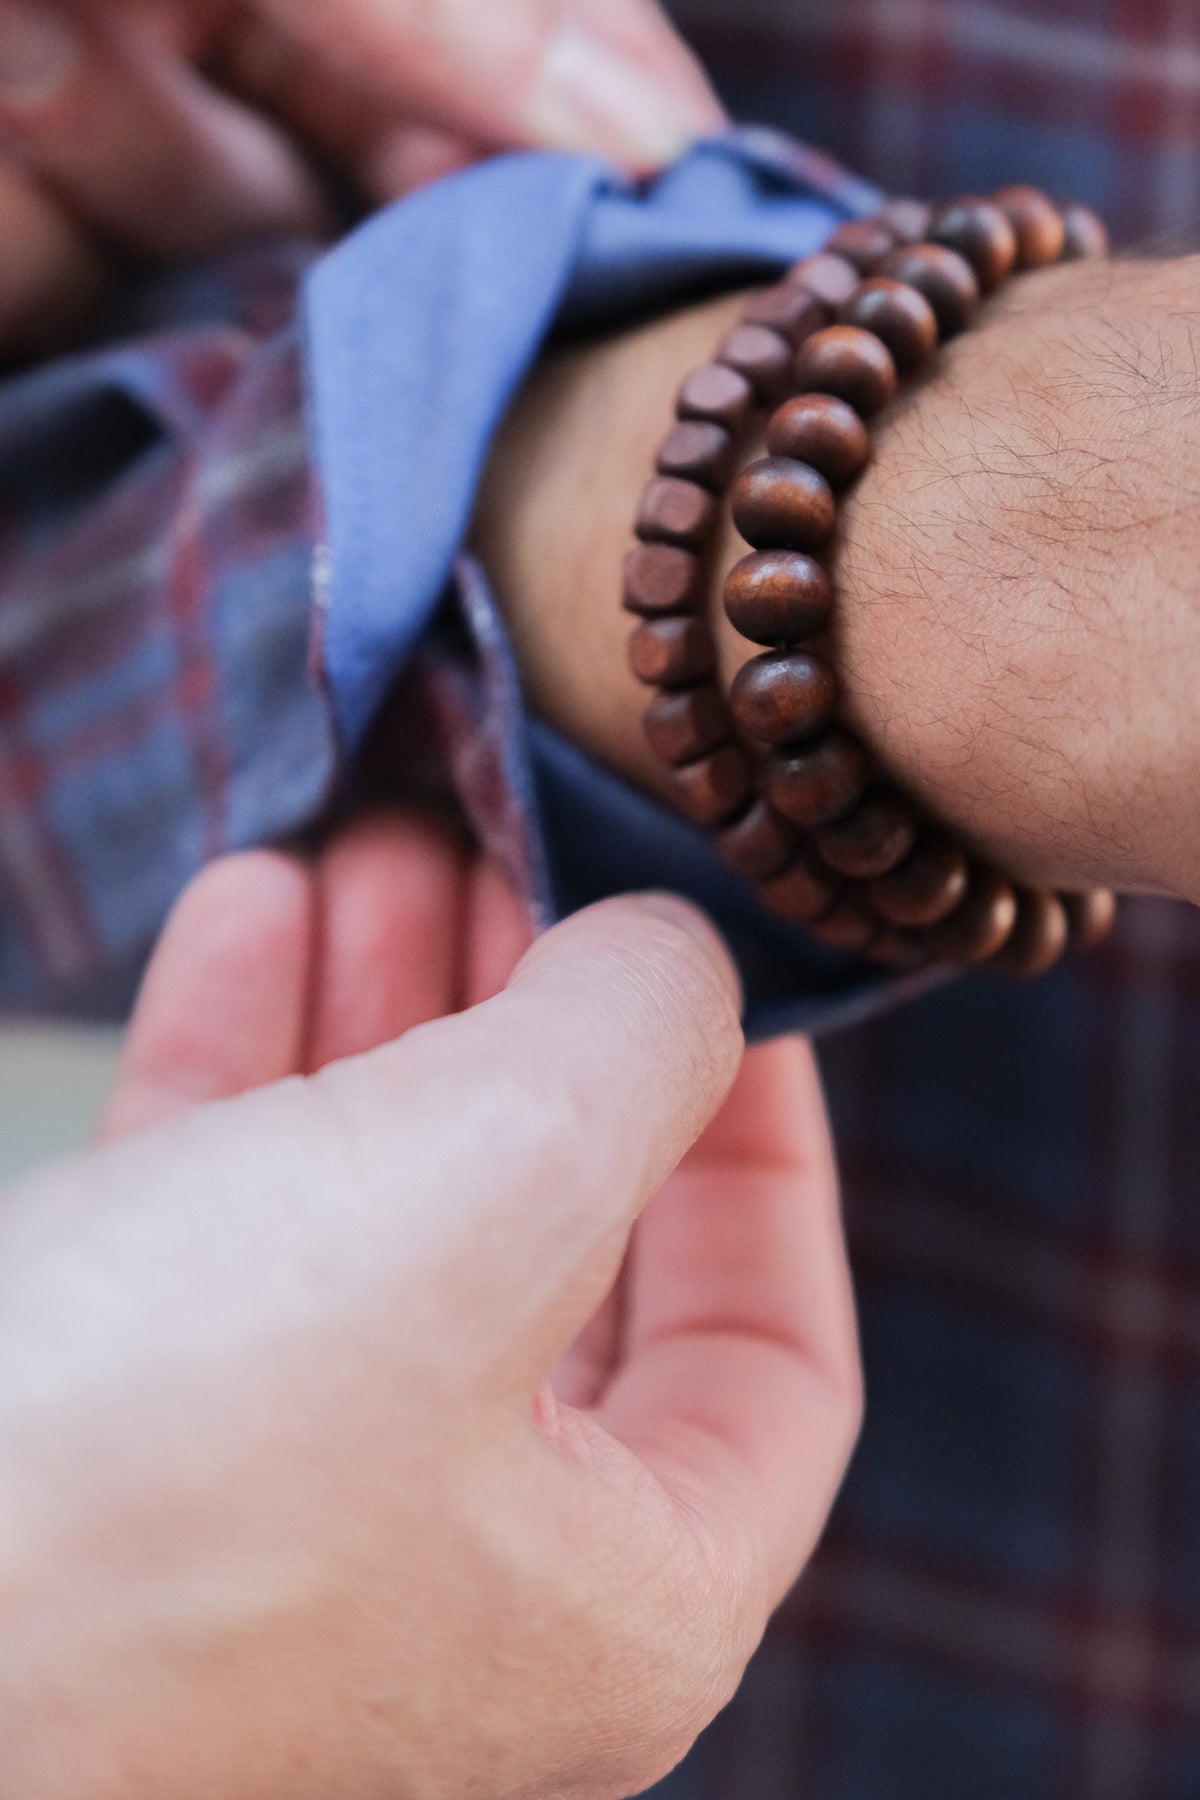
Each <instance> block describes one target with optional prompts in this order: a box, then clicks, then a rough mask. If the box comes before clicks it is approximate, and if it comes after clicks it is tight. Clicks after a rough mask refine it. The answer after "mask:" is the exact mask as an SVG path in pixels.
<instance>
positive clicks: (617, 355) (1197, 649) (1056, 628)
mask: <svg viewBox="0 0 1200 1800" xmlns="http://www.w3.org/2000/svg"><path fill="white" fill-rule="evenodd" d="M1198 272H1200V259H1197V258H1195V257H1183V258H1179V259H1173V260H1171V261H1162V262H1126V263H1113V264H1099V265H1082V264H1080V265H1074V266H1069V267H1066V268H1062V269H1058V270H1053V271H1048V272H1046V273H1044V274H1038V275H1032V276H1028V277H1024V278H1022V279H1021V280H1020V281H1019V282H1017V283H1015V284H1013V285H1012V287H1011V288H1010V289H1009V290H1008V292H1007V293H1006V295H1005V296H1004V298H1002V299H1001V300H1000V301H999V302H997V303H994V304H993V306H992V307H991V308H990V310H989V312H988V313H987V315H986V316H985V318H984V320H983V321H982V323H981V324H980V326H979V327H978V328H977V329H974V330H972V331H971V332H969V333H968V334H966V335H965V336H964V337H963V338H962V339H960V340H959V341H958V342H956V343H953V344H951V345H950V346H949V347H948V348H947V350H946V351H945V352H944V353H943V354H942V355H941V356H940V357H939V359H938V363H937V365H936V369H935V371H934V373H933V374H932V376H931V377H929V378H927V379H926V380H925V381H924V382H923V383H921V384H918V385H916V386H914V387H913V388H912V389H911V390H910V391H909V393H908V395H907V397H906V398H905V399H903V400H902V401H901V402H900V403H899V404H898V405H897V406H896V407H895V408H894V409H893V410H892V411H891V412H890V414H889V415H887V416H886V417H885V418H884V419H883V420H882V421H881V423H880V424H879V426H878V427H877V428H876V430H875V432H874V442H875V449H874V455H873V460H872V463H871V464H870V465H869V467H868V469H867V471H866V472H865V473H864V475H863V477H862V478H861V480H860V482H859V483H858V484H857V486H856V487H855V488H854V490H853V492H852V493H851V495H850V496H849V497H848V498H847V501H846V503H845V506H844V509H843V522H842V527H841V532H840V536H839V539H838V542H837V545H836V547H835V554H834V565H833V566H834V572H835V578H836V580H837V582H838V586H839V592H840V593H841V594H842V595H843V599H842V603H841V605H840V607H839V610H838V614H837V622H836V634H837V643H836V658H837V663H838V666H839V668H840V670H841V672H842V677H843V685H844V693H845V701H846V705H847V709H848V712H849V714H850V716H851V717H852V718H854V719H855V720H856V721H857V723H858V725H859V726H860V728H861V730H862V732H863V734H864V736H865V737H866V739H867V740H868V741H869V742H870V743H871V744H872V745H873V746H874V747H875V749H876V750H877V752H878V753H879V755H880V757H881V759H882V761H883V762H884V763H885V764H886V766H887V767H889V768H890V769H892V770H893V771H894V772H895V774H896V775H897V776H898V778H899V779H900V780H901V781H902V782H903V783H904V784H905V785H907V786H908V787H909V788H911V789H912V790H914V791H915V792H917V793H918V794H919V795H920V796H921V797H922V798H923V799H924V800H925V801H926V802H927V803H928V804H929V805H930V806H931V807H932V808H933V809H934V810H935V812H937V813H939V814H940V815H942V816H943V817H944V818H945V819H946V820H947V821H949V822H950V823H952V824H953V825H955V826H956V827H957V828H958V829H959V830H960V831H961V832H962V833H963V834H964V835H965V836H966V837H968V838H969V839H971V840H973V841H974V842H975V843H976V844H977V846H978V847H979V848H980V849H981V850H982V851H984V852H985V853H987V854H989V855H991V856H992V857H994V858H995V859H996V860H998V861H999V862H1000V863H1001V864H1003V865H1004V866H1008V867H1011V868H1012V869H1014V871H1016V872H1018V873H1019V874H1021V875H1023V876H1024V877H1025V878H1027V879H1029V880H1033V881H1040V882H1061V883H1063V884H1064V885H1068V886H1081V885H1085V884H1087V883H1089V882H1098V883H1101V884H1105V885H1113V886H1118V887H1122V888H1126V889H1138V890H1150V891H1157V892H1166V893H1171V894H1176V895H1181V896H1183V897H1185V898H1188V899H1191V900H1200V828H1198V826H1197V823H1196V814H1195V807H1194V801H1193V794H1194V789H1195V783H1196V770H1197V764H1198V762H1200V742H1198V736H1197V726H1196V709H1195V703H1194V694H1195V683H1196V672H1197V670H1198V669H1200V606H1198V605H1197V602H1196V597H1195V569H1196V566H1197V560H1198V558H1200V492H1198V490H1197V486H1196V482H1195V477H1194V474H1193V471H1194V470H1195V469H1196V467H1197V466H1200V407H1197V404H1196V366H1197V365H1196V353H1197V351H1196V347H1197V322H1196V312H1195V298H1194V296H1195V291H1196V279H1197V274H1198ZM741 304H742V302H741V299H740V298H739V297H737V296H735V297H733V298H727V299H722V300H720V301H718V302H714V303H709V304H707V305H705V306H702V307H696V308H692V309H690V310H688V311H686V312H682V313H679V314H676V315H673V316H671V317H669V318H667V319H663V320H659V321H655V322H653V323H651V324H649V325H647V326H644V327H643V328H641V329H640V330H638V331H635V332H632V333H628V334H623V335H621V336H618V337H614V338H610V339H607V340H605V341H603V342H600V343H595V344H589V345H586V346H582V347H579V348H576V349H572V350H570V351H568V352H565V353H562V354H560V355H559V356H558V357H556V358H554V359H552V360H550V361H549V362H548V363H547V364H546V365H545V366H544V367H543V368H542V369H541V370H540V371H539V373H538V374H537V375H536V377H535V378H534V380H533V382H532V383H531V384H530V386H529V388H528V389H527V391H526V392H525V394H524V395H523V396H522V398H521V400H520V402H519V404H518V405H517V407H516V408H515V409H514V411H513V413H512V415H511V417H510V420H509V423H508V426H507V430H506V434H505V437H504V439H503V440H502V442H501V444H500V445H499V446H498V448H497V451H496V454H495V456H494V458H493V461H492V464H491V468H490V472H489V476H488V480H487V484H486V486H485V489H484V492H483V495H482V497H481V502H480V507H479V513H478V518H477V541H478V544H479V546H480V548H481V550H482V552H483V554H484V557H485V560H486V561H487V563H488V566H489V567H490V568H491V569H492V570H493V571H494V573H495V576H496V580H497V584H498V589H499V592H500V595H501V599H502V603H503V605H504V607H505V609H506V612H507V615H508V618H509V621H510V624H511V627H512V630H513V633H514V637H515V639H516V643H517V646H518V654H519V658H520V661H521V665H522V668H523V670H524V672H525V677H526V682H527V686H528V690H529V693H530V696H531V700H532V702H533V704H534V706H535V707H536V708H537V709H538V710H539V711H541V712H542V713H543V714H544V715H545V717H547V718H548V719H549V720H550V721H551V722H552V723H554V724H555V725H556V726H558V727H559V728H560V729H561V730H562V731H563V732H565V733H566V735H568V736H569V737H572V738H574V739H575V740H576V741H577V742H579V743H581V744H583V745H584V746H585V747H586V748H587V749H589V750H590V751H592V752H593V754H595V755H597V756H599V757H600V758H602V759H603V760H604V761H606V762H607V763H609V764H610V765H611V766H612V767H614V768H615V769H617V770H619V771H620V772H621V773H623V774H625V775H626V776H627V777H628V778H629V779H631V780H632V781H634V782H636V783H638V784H640V785H642V786H644V787H646V788H647V789H649V790H651V791H654V790H655V789H656V787H658V786H660V785H661V776H660V773H659V770H658V768H657V765H656V764H655V762H654V759H653V758H652V757H651V756H650V753H649V751H648V749H647V748H646V746H645V744H644V742H643V741H642V737H641V731H640V726H639V715H640V711H641V708H642V706H643V705H644V702H645V695H644V692H643V691H642V690H640V689H639V688H638V686H637V684H636V683H635V682H634V680H633V678H632V676H631V675H630V674H629V673H628V670H627V667H626V663H625V656H624V641H625V637H626V635H627V632H628V630H629V623H630V622H629V620H628V619H627V618H626V617H625V616H624V615H623V614H622V613H621V611H620V607H619V604H618V577H617V571H618V569H619V565H620V558H621V554H622V552H623V550H624V549H625V547H626V546H627V545H628V543H629V542H630V541H631V539H630V525H629V522H630V520H631V519H632V518H633V516H634V513H635V510H636V505H637V496H638V491H639V489H640V486H641V483H642V482H643V480H644V479H645V474H646V472H647V471H648V470H649V468H650V467H651V461H652V457H653V450H654V445H655V443H656V441H657V439H658V437H659V436H660V435H661V433H662V431H663V428H664V423H665V421H666V420H667V419H668V418H669V417H670V411H671V402H672V398H673V395H674V390H675V387H676V385H677V384H678V381H679V378H680V376H681V374H682V373H683V371H684V370H686V369H688V368H690V367H693V366H695V365H696V364H698V363H700V362H703V361H705V360H707V358H708V357H709V356H710V355H711V352H712V346H713V344H714V343H715V342H716V341H717V340H718V338H719V337H720V335H721V333H722V331H723V330H724V329H725V328H727V327H728V325H729V324H730V323H732V321H733V320H734V319H735V318H736V316H737V315H738V313H739V310H740V307H741ZM755 453H757V452H755ZM745 548H746V546H745V545H744V544H742V543H741V541H740V540H739V539H737V537H736V534H735V533H734V532H733V530H732V527H731V526H727V527H726V528H725V531H724V535H723V537H722V540H721V542H720V544H719V545H718V547H717V552H716V555H715V557H714V562H713V583H712V595H711V599H710V608H711V612H712V616H713V618H714V620H715V621H717V622H718V629H719V630H720V631H721V636H722V656H723V662H724V670H723V674H724V677H725V679H726V680H728V679H729V677H730V676H731V675H732V674H733V672H734V671H735V669H736V667H737V666H738V664H739V663H740V661H742V660H744V659H745V658H746V657H747V656H748V655H750V654H752V653H753V647H752V646H749V645H746V644H745V643H744V641H742V640H740V639H738V638H736V637H734V636H733V634H732V633H730V632H729V630H728V628H727V627H725V625H724V621H723V619H719V603H718V600H717V594H718V591H719V585H720V581H721V579H722V577H723V574H724V572H725V570H726V569H727V568H728V567H730V566H731V565H732V563H733V562H734V561H735V560H736V559H737V557H738V556H740V555H741V554H744V552H745Z"/></svg>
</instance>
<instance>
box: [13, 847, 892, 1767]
mask: <svg viewBox="0 0 1200 1800" xmlns="http://www.w3.org/2000/svg"><path fill="white" fill-rule="evenodd" d="M527 942H528V934H527V930H526V928H525V927H524V925H523V923H522V920H521V916H520V913H519V910H518V909H517V907H516V904H515V902H514V901H513V899H512V898H511V896H510V895H509V894H508V892H507V890H506V889H505V888H504V886H503V883H502V882H501V881H500V880H499V878H498V877H497V876H496V874H495V872H494V871H493V870H492V869H490V867H488V866H487V865H486V864H481V863H479V862H474V861H471V860H469V859H467V858H466V857H465V856H464V855H463V854H462V853H461V851H459V850H458V849H457V848H456V847H454V846H453V845H451V844H450V843H448V842H447V841H446V840H444V839H443V838H441V837H440V836H439V835H437V834H436V833H435V832H433V831H431V830H430V828H429V827H427V826H424V825H421V824H420V823H418V822H416V821H413V820H406V819H394V818H393V819H389V820H379V821H370V822H367V823H364V824H361V825H359V826H357V827H355V828H354V829H353V830H352V831H351V832H350V833H349V834H348V835H346V836H344V837H343V838H342V839H340V840H339V842H338V843H337V844H336V845H335V846H333V847H332V848H331V849H330V850H328V851H327V852H326V853H325V854H324V855H323V856H322V857H321V858H320V859H319V860H318V861H317V863H316V864H315V865H313V866H304V865H301V864H299V863H297V862H294V861H292V860H290V859H288V858H284V857H282V856H276V855H272V854H267V853H262V854H257V855H252V856H248V857H240V858H236V859H233V860H232V861H230V862H227V863H223V864H218V865H215V866H214V867H213V868H212V869H210V870H209V871H208V872H206V874H205V875H203V876H202V877H201V878H200V879H199V881H198V882H197V883H196V884H195V885H194V886H193V888H192V889H191V890H190V892H189V893H188V894H187V895H186V896H185V897H184V899H183V900H182V901H181V903H180V906H179V909H178V910H177V912H176V914H175V916H174V919H173V920H172V922H171V924H170V925H169V926H168V929H167V932H166V935H165V938H164V941H163V943H162V946H161V948H160V950H159V952H158V955H157V957H156V959H155V962H154V964H153V966H152V968H151V970H150V973H149V976H148V978H147V982H146V986H145V990H144V993H143V996H142V1000H141V1003H140V1006H139V1009H138V1014H137V1017H136V1019H135V1021H134V1025H133V1028H132V1031H131V1035H130V1040H129V1047H128V1052H127V1057H126V1062H125V1067H124V1070H123V1072H122V1078H121V1082H120V1086H119V1090H118V1093H117V1095H116V1097H115V1099H114V1103H113V1108H112V1111H111V1113H110V1117H109V1121H108V1138H109V1142H108V1143H107V1144H106V1146H105V1147H103V1148H101V1149H97V1150H96V1151H94V1152H92V1153H91V1154H90V1155H87V1156H84V1157H82V1158H78V1159H76V1160H75V1161H73V1162H70V1163H67V1164H64V1165H63V1166H61V1167H59V1168H57V1169H53V1170H50V1171H47V1172H45V1173H43V1174H41V1175H39V1176H37V1177H36V1178H35V1179H33V1180H32V1181H30V1182H28V1183H26V1184H24V1185H23V1186H21V1187H19V1188H18V1189H16V1190H14V1191H12V1192H10V1193H9V1194H8V1195H7V1196H5V1198H4V1204H3V1206H2V1207H0V1269H2V1270H3V1272H4V1273H3V1289H4V1293H3V1304H2V1305H0V1371H3V1375H2V1376H0V1444H3V1446H4V1452H3V1457H2V1458H0V1519H2V1520H3V1530H2V1532H0V1544H2V1545H3V1554H2V1555H0V1716H2V1717H3V1719H4V1756H3V1758H2V1759H0V1796H2V1797H3V1800H29V1797H30V1796H31V1795H34V1794H36V1795H37V1796H38V1800H158V1797H160V1796H161V1800H191V1797H192V1796H195V1800H208V1797H209V1796H211V1795H213V1794H218V1793H219V1794H221V1795H222V1796H225V1797H227V1800H272V1797H273V1796H276V1795H278V1796H280V1800H284V1797H285V1796H286V1800H328V1797H329V1796H330V1795H332V1794H339V1795H345V1796H347V1797H350V1796H363V1797H364V1800H365V1797H366V1796H383V1795H385V1794H386V1795H388V1796H414V1797H416V1796H419V1797H420V1800H442V1797H444V1800H470V1797H471V1796H475V1795H478V1796H479V1797H480V1800H485V1797H486V1800H509V1797H510V1796H511V1797H512V1800H516V1797H518V1796H520V1797H521V1800H534V1797H538V1800H542V1797H544V1800H551V1797H554V1800H569V1797H573V1796H587V1797H589V1800H590V1797H592V1796H596V1797H603V1800H623V1797H624V1796H626V1795H628V1794H630V1793H633V1792H640V1791H642V1790H643V1789H644V1788H645V1787H646V1786H648V1785H650V1783H651V1782H652V1781H653V1780H655V1779H656V1778H657V1777H659V1776H660V1775H662V1774H664V1773H665V1772H666V1770H667V1769H668V1768H669V1767H670V1766H671V1765H672V1763H674V1762H675V1761H676V1760H677V1759H678V1758H679V1757H680V1756H681V1755H682V1754H683V1753H684V1751H685V1750H686V1749H687V1747H688V1745H689V1744H690V1742H691V1740H692V1738H693V1737H694V1736H695V1734H696V1733H697V1731H698V1730H699V1729H700V1728H701V1727H702V1726H703V1725H704V1724H705V1723H707V1721H708V1720H709V1719H710V1718H711V1717H712V1715H713V1714H714V1713H715V1711H716V1710H717V1709H718V1707H719V1706H720V1705H721V1704H722V1703H723V1702H724V1701H725V1700H726V1699H727V1698H728V1697H729V1695H730V1694H731V1693H732V1691H733V1689H734V1687H735V1685H736V1683H737V1681H738V1680H739V1678H740V1675H741V1673H742V1669H743V1667H744V1664H745V1662H746V1659H747V1658H748V1656H749V1654H750V1652H751V1650H752V1648H753V1647H754V1645H755V1643H756V1642H757V1640H758V1638H759V1636H760V1634H761V1632H762V1629H763V1626H764V1624H765V1621H766V1618H767V1615H768V1613H769V1611H770V1610H771V1608H772V1607H773V1606H774V1605H775V1604H776V1603H777V1602H778V1600H779V1599H780V1598H781V1597H782V1595H783V1594H784V1592H785V1591H786V1590H787V1588H788V1587H789V1586H790V1584H791V1583H792V1581H793V1580H794V1578H795V1575H796V1573H797V1571H798V1570H799V1568H800V1567H801V1566H802V1564H803V1562H804V1561H805V1560H806V1558H807V1556H808V1555H809V1553H810V1552H811V1550H812V1548H813V1545H814V1543H815V1541H816V1538H817V1536H818V1534H819V1532H820V1530H821V1527H822V1524H823V1522H824V1519H825V1516H826V1512H827V1510H828V1507H829V1505H830V1503H831V1501H832V1497H833V1494H834V1492H835V1490H836V1487H837V1485H838V1483H839V1481H840V1478H841V1475H842V1472H843V1470H844V1467H845V1464H846V1461H847V1458H848V1456H849V1453H850V1449H851V1446H852V1443H853V1440H854V1436H855V1432H856V1429H857V1425H858V1419H859V1411H860V1404H861V1402H860V1388H859V1368H858V1359H857V1351H856V1344H855V1333H854V1322H853V1312H852V1305H851V1300H850V1292H849V1281H848V1275H847V1270H846V1265H845V1256H844V1249H843V1244H842V1238H841V1230H840V1223H839V1218H838V1207H837V1191H836V1182H835V1178H834V1173H833V1165H832V1157H831V1153H830V1148H829V1142H828V1136H827V1132H826V1127H825V1123H824V1117H823V1112H822V1108H821V1102H820V1094H819V1088H818V1085H817V1081H816V1076H815V1072H814V1068H813V1064H812V1060H811V1057H810V1056H809V1054H808V1052H807V1050H806V1049H804V1048H803V1047H802V1046H801V1045H800V1044H798V1043H797V1042H790V1043H783V1044H777V1045H773V1046H770V1047H768V1048H765V1049H761V1050H756V1051H753V1052H750V1053H748V1054H745V1055H743V1049H742V1040H741V1033H740V1030H739V1028H738V1005H739V995H738V990H737V984H736V980H735V977H734V974H733V970H732V968H731V966H730V963H729V961H728V958H727V955H726V953H725V951H724V950H723V948H722V947H721V945H720V944H719V942H718V940H717V939H716V937H715V935H714V934H713V932H712V931H711V929H710V928H709V927H708V926H707V925H706V924H705V923H704V921H703V920H702V919H701V918H700V917H699V916H698V915H697V914H695V913H694V912H692V911H691V909H690V908H688V907H686V906H684V905H683V904H682V903H681V902H678V901H675V900H671V899H668V898H667V897H665V896H647V897H643V898H642V899H640V900H634V899H629V900H622V901H614V902H609V903H607V904H605V905H603V906H601V907H598V908H594V909H592V910H591V911H590V912H588V913H585V914H581V915H579V916H577V917H576V918H575V919H573V920H571V921H570V922H569V923H568V924H566V925H564V926H561V927H559V928H558V929H557V930H556V931H554V932H552V933H550V934H549V935H548V936H547V937H545V938H543V939H542V940H541V941H540V942H539V944H538V945H537V946H536V948H534V949H533V950H527V949H526V945H527ZM381 945H385V946H387V947H388V949H389V951H390V955H389V956H388V957H386V958H383V959H381V956H380V947H381ZM397 946H402V947H404V948H403V953H398V951H397ZM514 962H515V963H516V965H517V966H516V969H515V972H514V970H513V964H514ZM464 1008H465V1010H463V1009H464ZM430 1021H434V1022H430ZM318 1071H319V1072H318ZM697 1140H698V1141H697ZM581 1143H584V1144H587V1145H588V1146H589V1152H588V1154H587V1155H586V1156H581V1155H580V1144H581ZM681 1158H682V1161H680V1159H681ZM676 1165H678V1166H676Z"/></svg>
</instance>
